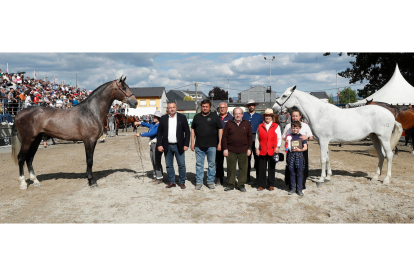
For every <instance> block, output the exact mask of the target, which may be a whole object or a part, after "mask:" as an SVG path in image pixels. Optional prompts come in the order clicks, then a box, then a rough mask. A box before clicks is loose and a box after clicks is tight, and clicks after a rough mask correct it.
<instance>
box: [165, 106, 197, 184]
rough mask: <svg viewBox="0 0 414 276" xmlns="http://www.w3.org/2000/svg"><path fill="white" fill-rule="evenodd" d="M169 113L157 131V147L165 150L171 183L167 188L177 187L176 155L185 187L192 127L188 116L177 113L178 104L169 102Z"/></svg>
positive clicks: (180, 182) (180, 180) (181, 180)
mask: <svg viewBox="0 0 414 276" xmlns="http://www.w3.org/2000/svg"><path fill="white" fill-rule="evenodd" d="M167 110H168V115H164V116H162V117H161V119H160V125H159V126H158V131H157V148H158V150H159V151H160V152H164V156H165V164H166V167H167V174H168V181H169V184H168V185H167V186H166V187H165V188H168V189H169V188H172V187H175V186H176V185H175V171H174V155H175V159H176V160H177V164H178V173H179V177H180V179H179V184H178V185H179V186H180V187H181V189H185V174H186V168H185V151H186V150H188V146H189V144H190V128H189V126H188V121H187V118H186V117H185V116H184V115H182V114H180V113H177V104H176V103H175V102H170V103H168V107H167Z"/></svg>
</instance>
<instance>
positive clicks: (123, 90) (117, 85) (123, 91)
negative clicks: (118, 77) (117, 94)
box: [116, 81, 134, 98]
mask: <svg viewBox="0 0 414 276" xmlns="http://www.w3.org/2000/svg"><path fill="white" fill-rule="evenodd" d="M116 86H117V87H118V89H119V90H121V92H122V93H123V94H124V95H125V97H126V98H129V97H132V96H134V94H132V93H131V95H129V96H128V95H127V94H126V93H125V92H124V90H122V88H121V87H119V85H118V81H116Z"/></svg>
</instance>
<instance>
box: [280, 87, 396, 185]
mask: <svg viewBox="0 0 414 276" xmlns="http://www.w3.org/2000/svg"><path fill="white" fill-rule="evenodd" d="M295 89H296V86H293V87H291V88H288V89H286V91H285V92H284V93H283V95H282V97H280V98H279V99H278V100H276V103H275V104H274V105H273V111H274V112H275V113H279V112H280V111H281V110H282V106H283V107H284V108H292V107H293V106H296V107H297V108H298V109H299V110H300V111H301V113H302V114H303V115H304V116H305V117H306V118H307V119H308V120H309V126H310V127H311V129H312V132H313V133H314V134H315V136H317V137H318V139H319V146H320V148H321V164H322V173H321V178H320V179H319V180H318V183H317V186H320V185H322V184H323V182H324V180H326V181H329V180H330V176H331V175H332V170H331V164H330V162H329V150H328V144H329V142H352V141H358V140H361V139H363V138H365V137H367V136H368V135H369V136H370V137H371V141H372V142H373V143H374V147H375V150H376V151H377V153H378V159H379V161H378V168H377V171H376V173H375V175H374V177H373V178H372V181H376V180H378V176H379V175H380V174H381V170H382V165H383V162H384V154H383V153H382V150H381V145H382V147H383V148H384V150H385V154H386V156H387V162H388V170H387V176H386V177H385V179H384V184H388V183H390V177H391V165H392V157H393V153H392V150H391V149H392V148H393V147H395V145H396V144H397V142H398V140H399V138H400V137H401V133H402V127H401V124H400V123H398V122H397V121H395V119H394V116H393V115H392V114H391V113H390V112H389V111H388V110H386V109H384V108H382V107H380V106H375V105H369V106H363V107H358V108H351V109H340V108H338V107H336V106H334V105H332V104H328V103H323V102H321V101H320V100H318V99H317V98H316V97H314V96H312V95H310V94H308V93H305V92H302V91H299V90H295ZM325 166H326V167H325ZM325 168H327V170H328V175H327V176H326V171H325Z"/></svg>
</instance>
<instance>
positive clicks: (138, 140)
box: [134, 135, 145, 184]
mask: <svg viewBox="0 0 414 276" xmlns="http://www.w3.org/2000/svg"><path fill="white" fill-rule="evenodd" d="M134 137H135V138H134V141H135V148H136V150H137V154H138V157H139V159H140V160H141V168H142V183H143V184H144V177H143V176H144V175H145V171H144V163H143V162H142V151H141V150H142V147H141V136H140V137H136V136H135V135H134Z"/></svg>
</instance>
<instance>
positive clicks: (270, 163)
mask: <svg viewBox="0 0 414 276" xmlns="http://www.w3.org/2000/svg"><path fill="white" fill-rule="evenodd" d="M262 116H263V123H261V124H259V126H258V127H257V131H256V141H255V145H256V155H257V156H258V157H259V158H258V159H259V172H258V181H257V184H258V186H259V187H258V189H257V190H258V191H263V190H264V189H266V188H268V189H269V191H273V190H274V187H275V184H276V183H275V169H276V162H275V160H274V159H273V155H274V154H275V153H279V147H280V144H281V143H282V139H281V133H280V127H279V125H278V124H276V123H274V122H273V118H274V117H275V115H274V114H273V110H272V109H271V108H268V109H266V110H265V112H264V113H263V114H262ZM266 167H268V171H269V173H268V175H269V177H268V179H269V183H267V181H266Z"/></svg>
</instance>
